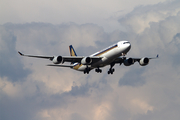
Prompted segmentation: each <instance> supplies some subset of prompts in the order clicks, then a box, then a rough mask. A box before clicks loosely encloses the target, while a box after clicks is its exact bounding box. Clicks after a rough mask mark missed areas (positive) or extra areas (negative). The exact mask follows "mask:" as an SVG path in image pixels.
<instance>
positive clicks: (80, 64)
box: [18, 41, 158, 74]
mask: <svg viewBox="0 0 180 120" xmlns="http://www.w3.org/2000/svg"><path fill="white" fill-rule="evenodd" d="M130 49H131V44H130V42H129V41H119V42H117V43H116V44H113V45H111V46H109V47H107V48H105V49H103V50H101V51H99V52H96V53H94V54H92V55H90V56H77V54H76V52H75V50H74V48H73V46H72V45H70V46H69V51H70V56H34V55H25V54H22V53H21V52H19V51H18V53H19V54H20V55H21V56H26V57H34V58H43V59H49V60H51V61H52V62H53V63H54V64H49V65H47V66H56V67H69V68H72V69H74V70H78V71H82V72H84V74H89V72H90V71H91V70H92V69H95V72H97V73H101V72H102V69H100V68H102V67H105V66H107V65H110V68H109V70H108V72H107V73H108V74H113V73H114V71H115V69H114V68H113V67H114V65H115V64H120V65H121V64H122V63H123V64H124V65H125V66H130V65H133V64H134V63H135V62H139V64H140V65H141V66H146V65H148V63H149V60H150V59H156V58H158V55H157V56H156V57H154V58H148V57H143V58H131V57H130V58H126V57H125V55H126V54H127V53H128V52H129V50H130ZM64 62H70V63H71V64H70V65H65V64H63V63H64Z"/></svg>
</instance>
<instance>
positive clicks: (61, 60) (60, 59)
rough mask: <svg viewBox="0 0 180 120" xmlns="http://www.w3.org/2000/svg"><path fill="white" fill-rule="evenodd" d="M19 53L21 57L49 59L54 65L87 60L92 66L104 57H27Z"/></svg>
mask: <svg viewBox="0 0 180 120" xmlns="http://www.w3.org/2000/svg"><path fill="white" fill-rule="evenodd" d="M18 53H19V54H20V55H21V56H26V57H34V58H43V59H49V60H51V61H53V63H54V64H59V63H64V62H70V63H76V62H78V63H81V62H82V59H84V61H86V59H90V60H91V64H93V63H95V62H97V61H99V60H101V59H102V57H98V56H92V57H84V56H36V55H25V54H23V53H21V52H19V51H18Z"/></svg>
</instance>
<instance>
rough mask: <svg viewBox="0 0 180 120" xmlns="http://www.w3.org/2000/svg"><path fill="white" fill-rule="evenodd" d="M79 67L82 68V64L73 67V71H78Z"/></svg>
mask: <svg viewBox="0 0 180 120" xmlns="http://www.w3.org/2000/svg"><path fill="white" fill-rule="evenodd" d="M81 66H82V64H80V63H79V64H77V65H75V66H74V67H73V69H75V70H78V69H79V68H80V67H81Z"/></svg>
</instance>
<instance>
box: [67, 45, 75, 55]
mask: <svg viewBox="0 0 180 120" xmlns="http://www.w3.org/2000/svg"><path fill="white" fill-rule="evenodd" d="M69 51H70V55H71V56H77V54H76V52H75V50H74V48H73V46H72V45H70V46H69Z"/></svg>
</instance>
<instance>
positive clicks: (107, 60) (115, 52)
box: [74, 41, 131, 71]
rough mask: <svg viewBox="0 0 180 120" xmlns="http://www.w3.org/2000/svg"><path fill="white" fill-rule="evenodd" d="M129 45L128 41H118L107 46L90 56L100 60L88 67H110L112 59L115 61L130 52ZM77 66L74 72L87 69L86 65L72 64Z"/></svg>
mask: <svg viewBox="0 0 180 120" xmlns="http://www.w3.org/2000/svg"><path fill="white" fill-rule="evenodd" d="M130 48H131V44H130V42H128V41H120V42H118V43H116V44H114V45H112V46H109V47H107V48H105V49H103V50H101V51H99V52H96V53H94V54H92V55H90V57H92V56H99V57H102V59H101V60H99V61H98V62H95V63H93V64H92V65H88V67H89V68H90V69H93V68H97V67H104V66H106V65H110V64H111V63H112V62H113V61H114V59H116V58H117V57H119V56H123V55H125V54H127V52H128V51H129V50H130ZM77 65H78V66H79V67H78V68H77V67H76V70H78V71H84V70H85V69H86V68H87V65H82V64H80V63H74V66H77Z"/></svg>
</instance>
